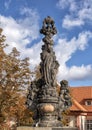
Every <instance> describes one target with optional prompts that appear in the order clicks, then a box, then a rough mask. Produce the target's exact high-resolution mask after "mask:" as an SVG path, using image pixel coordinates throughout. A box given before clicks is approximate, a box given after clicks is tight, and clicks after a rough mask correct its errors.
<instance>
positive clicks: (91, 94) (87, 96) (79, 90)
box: [70, 86, 92, 112]
mask: <svg viewBox="0 0 92 130" xmlns="http://www.w3.org/2000/svg"><path fill="white" fill-rule="evenodd" d="M70 91H71V95H72V97H73V105H72V107H71V108H70V110H72V111H78V110H80V111H83V112H86V111H88V112H92V105H91V106H87V105H85V100H92V86H89V87H71V88H70Z"/></svg>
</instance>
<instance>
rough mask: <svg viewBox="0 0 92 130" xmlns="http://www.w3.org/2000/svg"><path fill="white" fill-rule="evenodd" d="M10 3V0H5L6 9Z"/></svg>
mask: <svg viewBox="0 0 92 130" xmlns="http://www.w3.org/2000/svg"><path fill="white" fill-rule="evenodd" d="M10 3H11V0H7V1H5V3H4V6H5V8H6V9H8V8H9V6H10Z"/></svg>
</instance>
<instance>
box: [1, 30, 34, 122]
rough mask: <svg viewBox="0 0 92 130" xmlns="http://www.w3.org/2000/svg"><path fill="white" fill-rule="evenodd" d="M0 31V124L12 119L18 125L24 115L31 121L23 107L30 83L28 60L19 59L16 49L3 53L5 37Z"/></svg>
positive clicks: (29, 113)
mask: <svg viewBox="0 0 92 130" xmlns="http://www.w3.org/2000/svg"><path fill="white" fill-rule="evenodd" d="M2 31H3V30H2V29H0V117H1V118H0V123H3V122H4V121H5V120H7V119H10V118H14V119H16V121H17V122H18V123H19V122H21V121H22V120H23V119H24V117H25V115H27V116H28V115H29V116H30V117H29V116H28V117H29V118H30V119H31V121H32V118H31V115H32V113H31V112H30V111H28V110H27V108H26V106H25V100H26V93H27V88H28V87H29V86H30V82H31V71H30V69H29V58H25V59H22V60H21V59H20V53H19V52H18V51H17V49H16V48H13V49H12V51H11V52H10V53H9V54H7V53H6V52H5V48H6V47H7V45H5V40H6V37H5V36H4V35H2Z"/></svg>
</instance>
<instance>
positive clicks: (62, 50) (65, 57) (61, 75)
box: [55, 31, 92, 80]
mask: <svg viewBox="0 0 92 130" xmlns="http://www.w3.org/2000/svg"><path fill="white" fill-rule="evenodd" d="M91 38H92V33H91V32H89V31H87V32H82V33H80V34H79V35H78V38H76V37H73V38H72V39H71V40H70V41H68V40H67V39H59V40H58V44H57V45H56V46H55V52H56V56H57V59H58V61H59V63H60V67H59V71H58V79H59V80H62V79H67V80H74V79H76V80H78V79H83V78H84V79H85V78H87V77H89V76H91V78H92V73H91V72H92V66H91V65H87V66H84V65H82V66H79V67H77V66H72V67H70V68H69V67H67V66H66V62H68V61H69V59H71V57H72V54H73V53H75V52H76V51H77V50H81V51H83V50H85V49H86V47H87V46H88V42H89V40H90V39H91ZM80 73H81V74H80Z"/></svg>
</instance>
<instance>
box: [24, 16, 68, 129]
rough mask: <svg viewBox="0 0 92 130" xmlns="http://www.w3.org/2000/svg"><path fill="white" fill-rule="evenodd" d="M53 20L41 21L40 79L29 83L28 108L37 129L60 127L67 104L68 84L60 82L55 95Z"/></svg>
mask: <svg viewBox="0 0 92 130" xmlns="http://www.w3.org/2000/svg"><path fill="white" fill-rule="evenodd" d="M54 24H55V22H54V20H53V19H52V18H51V17H50V16H48V17H47V18H45V19H44V21H43V26H42V29H41V30H40V33H41V34H43V35H45V36H44V38H43V42H44V45H42V52H41V54H40V58H41V62H40V73H41V79H39V80H38V81H34V82H32V83H31V86H30V88H29V94H28V96H27V103H26V104H27V105H28V108H29V109H30V110H31V111H33V112H34V113H35V114H34V117H33V119H34V125H35V126H36V124H38V126H39V127H47V126H48V127H52V126H53V127H61V126H62V124H61V121H60V119H61V117H60V116H59V115H61V112H62V111H63V110H64V109H67V108H68V107H69V106H70V104H69V102H68V101H69V100H70V97H69V91H68V83H67V82H65V81H62V82H61V88H60V94H59V95H58V93H57V88H56V87H57V79H56V75H57V72H58V68H59V63H58V61H57V60H56V56H55V52H54V51H53V40H52V37H53V35H55V34H56V33H57V30H56V27H55V25H54Z"/></svg>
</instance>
